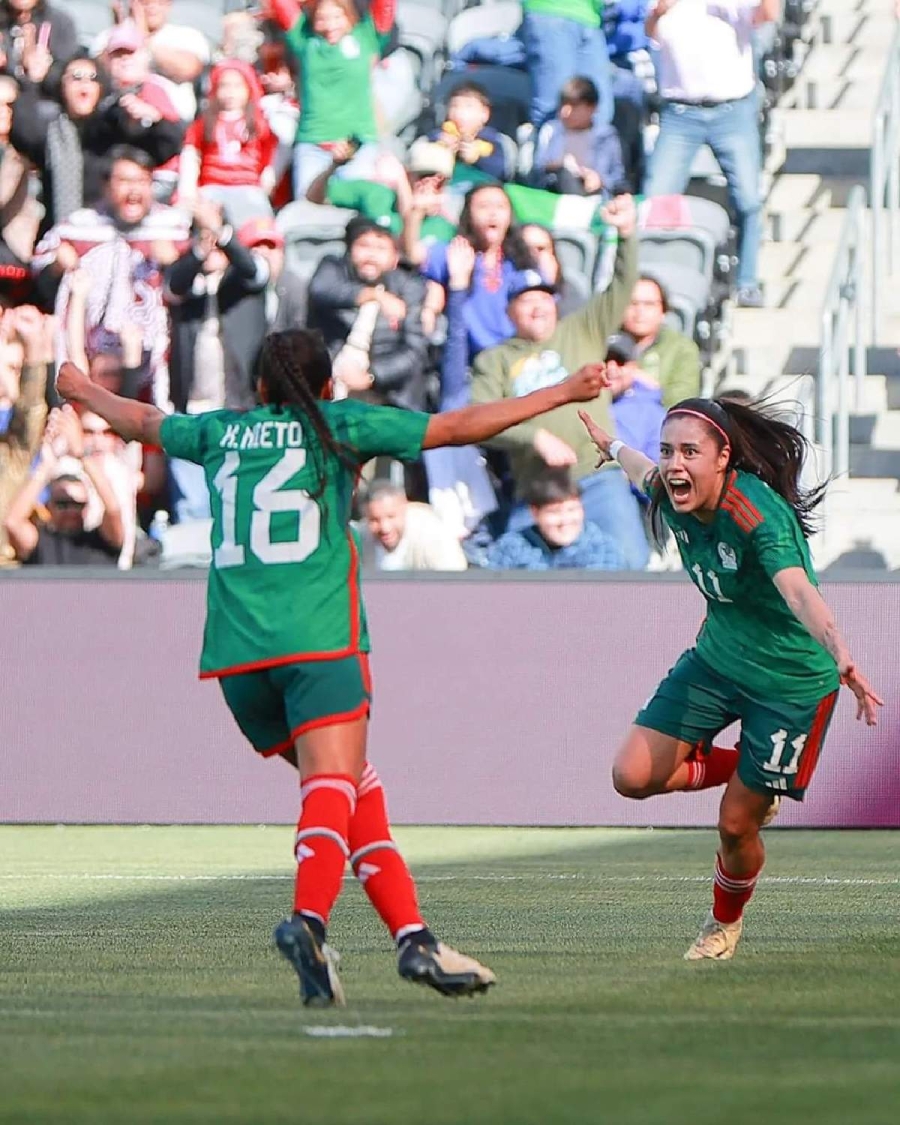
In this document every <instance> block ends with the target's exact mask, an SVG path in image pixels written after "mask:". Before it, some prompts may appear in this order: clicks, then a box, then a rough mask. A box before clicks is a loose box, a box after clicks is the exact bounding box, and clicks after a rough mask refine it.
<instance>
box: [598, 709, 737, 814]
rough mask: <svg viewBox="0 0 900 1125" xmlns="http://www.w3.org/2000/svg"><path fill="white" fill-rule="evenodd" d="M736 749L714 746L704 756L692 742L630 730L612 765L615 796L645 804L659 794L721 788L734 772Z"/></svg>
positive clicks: (640, 730)
mask: <svg viewBox="0 0 900 1125" xmlns="http://www.w3.org/2000/svg"><path fill="white" fill-rule="evenodd" d="M738 757H739V751H738V749H737V748H736V747H726V746H713V747H711V749H710V750H709V751H708V752H706V753H704V752H703V750H702V749H701V748H700V747H699V746H697V745H695V744H694V743H691V742H685V741H684V740H683V739H679V738H674V737H673V736H672V735H668V734H663V733H662V732H661V731H657V730H651V729H650V728H649V727H642V726H637V725H635V726H632V728H631V729H630V730H629V732H628V734H627V736H626V738H625V742H624V743H623V744H622V746H621V748H620V750H619V752H618V754H616V759H615V762H614V763H613V785H614V786H615V788H616V792H617V793H621V794H622V796H623V797H631V798H632V799H633V800H638V801H640V800H644V799H645V798H646V797H655V796H657V795H658V794H660V793H678V792H684V791H687V790H697V789H710V788H712V787H714V786H717V785H724V784H725V783H726V782H727V781H728V780H729V779H730V778H731V776H732V775H733V773H734V771H735V769H736V768H737V762H738Z"/></svg>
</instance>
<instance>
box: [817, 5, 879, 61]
mask: <svg viewBox="0 0 900 1125" xmlns="http://www.w3.org/2000/svg"><path fill="white" fill-rule="evenodd" d="M818 15H819V19H820V20H822V21H824V22H825V23H826V24H830V27H825V28H823V41H826V42H828V43H831V44H845V43H849V44H852V45H853V46H854V47H860V48H862V49H864V50H866V49H872V48H874V49H876V50H877V49H878V48H879V47H882V46H884V44H885V43H890V41H891V37H892V36H893V34H894V29H895V27H896V24H895V22H894V13H893V11H892V5H889V4H884V5H883V6H882V8H881V10H880V11H879V10H878V9H877V8H874V7H871V8H869V10H868V11H861V10H860V9H856V10H853V9H848V7H847V5H842V6H841V7H840V8H838V7H837V5H835V6H834V7H832V9H831V10H830V11H828V10H822V9H821V8H820V9H819V12H818Z"/></svg>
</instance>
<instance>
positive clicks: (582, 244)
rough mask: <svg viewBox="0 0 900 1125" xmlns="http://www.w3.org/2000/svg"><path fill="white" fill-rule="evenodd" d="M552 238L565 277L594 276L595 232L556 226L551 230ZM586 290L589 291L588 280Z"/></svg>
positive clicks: (595, 256)
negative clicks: (574, 275) (577, 275)
mask: <svg viewBox="0 0 900 1125" xmlns="http://www.w3.org/2000/svg"><path fill="white" fill-rule="evenodd" d="M553 240H554V242H555V243H556V256H557V257H558V258H559V261H560V265H561V266H562V268H563V273H564V274H565V275H566V277H568V276H569V275H570V274H581V275H582V276H583V277H584V278H586V279H587V278H591V277H593V276H594V267H595V266H596V264H597V236H596V235H595V234H591V232H590V231H587V230H577V229H575V228H572V227H556V228H555V229H554V231H553ZM588 291H590V283H589V282H588Z"/></svg>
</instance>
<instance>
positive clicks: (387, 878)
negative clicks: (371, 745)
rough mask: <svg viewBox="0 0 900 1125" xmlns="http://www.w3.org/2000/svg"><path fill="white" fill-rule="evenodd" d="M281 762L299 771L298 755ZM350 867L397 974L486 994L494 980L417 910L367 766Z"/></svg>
mask: <svg viewBox="0 0 900 1125" xmlns="http://www.w3.org/2000/svg"><path fill="white" fill-rule="evenodd" d="M282 757H283V758H284V759H285V760H286V761H287V762H289V763H290V764H291V765H294V766H296V765H297V756H296V752H295V751H293V750H291V751H286V752H285V753H284V754H282ZM349 846H350V852H351V854H350V862H351V864H352V866H353V871H354V874H355V875H356V877H357V879H359V882H360V884H361V886H362V888H363V890H364V891H365V893H366V895H367V897H368V899H369V901H370V902H371V903H372V905H373V906H374V908H375V910H376V911H377V912H378V914H379V916H380V917H381V919H382V921H383V922H384V924H385V925H386V926H387V928H388V930H389V931H390V933H391V936H392V937H393V939H394V941H395V942H396V943H397V951H398V964H397V968H398V972H399V973H400V975H401V976H402V977H403V978H404V980H409V981H412V982H414V983H417V984H425V985H428V986H429V987H430V988H433V989H435V991H437V992H440V993H441V994H442V995H444V996H472V995H474V994H475V993H477V992H486V991H487V989H488V988H489V987H490V986H491V985H492V984H494V983H495V981H496V977H495V976H494V974H493V973H492V972H491V970H490V969H488V968H487V967H486V966H484V965H482V964H480V963H479V962H478V961H476V960H475V959H474V958H473V957H469V956H467V955H466V954H464V953H459V952H457V950H455V949H452V948H451V947H450V946H448V945H445V944H444V943H443V942H440V941H438V940H437V938H436V937H435V936H434V934H433V933H432V932H431V930H430V929H429V928H428V925H427V923H426V922H425V921H424V920H423V918H422V915H421V913H420V910H419V903H418V896H417V893H416V885H415V882H414V881H413V877H412V875H411V874H410V871H409V868H408V866H407V864H406V861H405V860H404V858H403V856H402V855H401V853H400V849H399V848H398V847H397V844H396V842H395V841H394V838H393V835H392V833H391V828H390V822H389V820H388V814H387V806H386V803H385V797H384V789H383V787H382V784H381V780H380V778H379V777H378V774H377V772H376V771H375V768H374V766H372V765H371V764H370V763H367V764H366V766H365V768H364V770H363V773H362V777H361V779H360V782H359V785H358V786H357V802H356V811H355V812H354V814H353V816H352V817H351V819H350V828H349Z"/></svg>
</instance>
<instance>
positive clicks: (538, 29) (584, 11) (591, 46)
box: [519, 0, 613, 129]
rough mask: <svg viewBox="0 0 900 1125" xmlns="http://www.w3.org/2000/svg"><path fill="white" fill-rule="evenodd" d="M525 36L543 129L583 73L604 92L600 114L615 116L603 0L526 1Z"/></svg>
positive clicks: (535, 113) (535, 117) (536, 117)
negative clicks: (565, 90)
mask: <svg viewBox="0 0 900 1125" xmlns="http://www.w3.org/2000/svg"><path fill="white" fill-rule="evenodd" d="M522 8H523V10H524V19H523V21H522V27H521V29H520V31H519V36H520V37H521V39H522V42H523V43H524V45H525V55H526V65H527V70H528V73H529V74H530V75H531V83H532V95H531V123H532V125H534V127H535V129H540V127H541V126H542V125H543V124H544V122H545V121H548V120H549V119H550V118H551V117H552V116H553V114H554V113H555V112H556V107H557V105H558V102H559V91H560V90H561V89H562V86H563V84H564V83H565V82H567V81H568V80H569V79H570V78H573V77H574V76H575V75H576V74H583V75H585V76H586V77H588V78H590V79H592V80H593V82H594V85H595V86H596V87H597V90H598V92H599V95H600V106H599V110H598V112H599V116H600V119H601V120H602V121H606V122H609V121H612V116H613V95H612V86H611V82H610V66H609V55H608V51H607V47H606V37H605V36H604V34H603V28H602V26H601V12H602V10H603V0H523V4H522Z"/></svg>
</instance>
